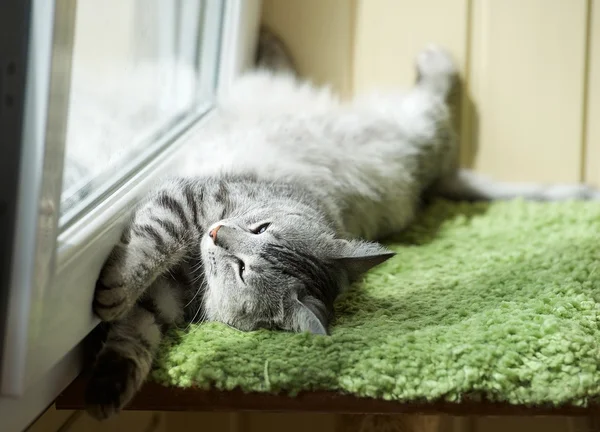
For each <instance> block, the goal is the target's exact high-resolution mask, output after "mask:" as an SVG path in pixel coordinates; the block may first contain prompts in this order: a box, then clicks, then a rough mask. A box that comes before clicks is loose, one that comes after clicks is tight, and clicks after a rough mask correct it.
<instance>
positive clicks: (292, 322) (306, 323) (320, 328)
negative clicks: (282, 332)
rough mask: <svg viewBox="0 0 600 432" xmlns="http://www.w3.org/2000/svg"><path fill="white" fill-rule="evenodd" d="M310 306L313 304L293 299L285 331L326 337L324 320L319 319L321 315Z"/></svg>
mask: <svg viewBox="0 0 600 432" xmlns="http://www.w3.org/2000/svg"><path fill="white" fill-rule="evenodd" d="M311 306H313V304H312V303H311V302H310V301H304V302H303V301H301V300H299V299H298V298H295V299H293V300H292V305H291V310H290V315H289V318H288V320H287V324H288V325H287V326H286V327H287V329H286V330H291V331H294V332H297V333H304V332H309V333H312V334H318V335H327V327H326V325H327V324H326V322H325V320H324V319H321V318H319V315H321V314H320V313H318V311H317V310H316V309H315V308H314V307H311Z"/></svg>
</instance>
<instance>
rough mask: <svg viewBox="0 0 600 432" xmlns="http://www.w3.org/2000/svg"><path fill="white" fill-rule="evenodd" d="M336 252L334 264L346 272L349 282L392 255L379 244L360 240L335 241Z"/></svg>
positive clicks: (393, 253) (392, 253) (392, 254)
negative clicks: (336, 243)
mask: <svg viewBox="0 0 600 432" xmlns="http://www.w3.org/2000/svg"><path fill="white" fill-rule="evenodd" d="M337 241H338V242H339V244H338V252H337V256H336V257H334V260H335V262H336V263H337V264H338V265H339V266H340V267H341V268H343V269H344V270H346V271H347V272H348V278H349V279H350V281H355V280H357V279H358V278H360V276H361V275H362V274H364V273H366V272H367V271H369V270H371V269H372V268H373V267H375V266H378V265H379V264H381V263H383V262H385V261H387V260H389V259H390V258H392V257H393V256H394V255H396V253H395V252H392V251H391V250H389V249H386V248H384V247H383V246H381V245H380V244H379V243H373V242H365V241H360V240H349V241H348V240H337Z"/></svg>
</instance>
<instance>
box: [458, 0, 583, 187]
mask: <svg viewBox="0 0 600 432" xmlns="http://www.w3.org/2000/svg"><path fill="white" fill-rule="evenodd" d="M586 8H587V1H586V0H552V1H548V0H526V1H523V0H473V11H472V31H471V60H470V90H471V94H472V96H473V98H474V103H475V106H476V108H477V111H478V116H476V117H475V118H472V119H471V127H470V130H471V131H472V133H473V136H472V138H473V140H472V145H474V147H475V149H476V150H477V154H476V157H475V159H474V162H475V167H476V168H477V169H478V170H479V171H482V172H485V173H488V174H491V175H494V176H495V177H497V178H499V179H504V180H525V181H579V180H580V177H581V169H582V167H581V159H582V132H583V130H582V127H583V121H582V119H583V99H584V98H583V94H584V88H583V85H584V83H583V81H584V66H585V39H586V18H587V17H586V12H587V9H586ZM467 138H468V137H467Z"/></svg>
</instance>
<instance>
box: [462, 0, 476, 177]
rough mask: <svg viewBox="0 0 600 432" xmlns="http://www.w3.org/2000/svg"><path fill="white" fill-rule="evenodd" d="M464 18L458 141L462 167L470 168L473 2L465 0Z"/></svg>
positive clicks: (471, 149)
mask: <svg viewBox="0 0 600 432" xmlns="http://www.w3.org/2000/svg"><path fill="white" fill-rule="evenodd" d="M466 3H467V4H466V10H465V13H466V15H467V16H466V18H465V25H466V29H465V60H464V65H463V67H464V74H463V79H462V86H461V87H462V88H461V95H460V117H461V118H460V124H459V125H458V126H459V127H460V130H459V139H460V148H459V151H460V157H459V160H460V162H461V165H462V166H466V167H467V168H472V167H471V166H470V165H472V162H471V161H472V160H474V156H475V155H473V154H471V153H472V152H473V138H474V137H473V133H474V131H473V130H472V118H471V115H472V114H473V113H472V110H471V104H470V100H469V98H470V90H469V88H470V84H471V64H472V59H471V56H472V43H471V41H472V35H473V0H466Z"/></svg>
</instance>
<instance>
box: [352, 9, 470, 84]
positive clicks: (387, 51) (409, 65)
mask: <svg viewBox="0 0 600 432" xmlns="http://www.w3.org/2000/svg"><path fill="white" fill-rule="evenodd" d="M468 4H469V1H468V0H420V1H414V0H357V3H356V18H355V19H356V30H355V36H354V46H355V51H354V92H355V93H360V92H363V91H368V90H371V89H376V88H381V87H389V86H396V87H397V86H402V87H406V86H410V85H412V83H413V82H414V79H415V66H414V58H415V56H416V54H417V53H418V52H419V51H420V50H421V49H423V47H425V46H426V45H427V44H429V43H436V44H438V45H441V46H444V47H446V48H447V49H449V50H450V51H451V52H452V54H453V55H454V57H455V58H456V60H457V62H458V64H459V66H460V67H461V69H464V66H465V61H466V47H467V40H466V37H467V17H468V13H467V11H468Z"/></svg>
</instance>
